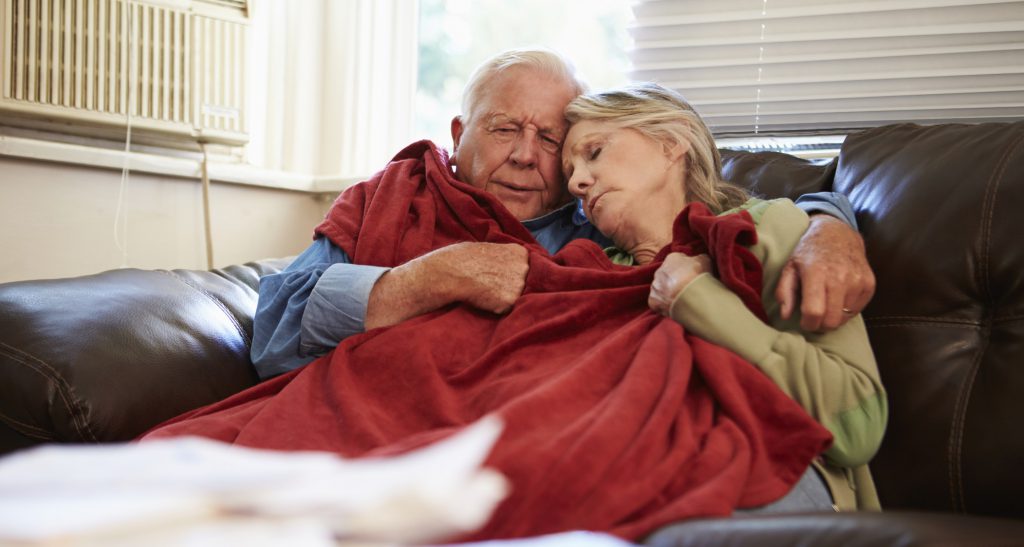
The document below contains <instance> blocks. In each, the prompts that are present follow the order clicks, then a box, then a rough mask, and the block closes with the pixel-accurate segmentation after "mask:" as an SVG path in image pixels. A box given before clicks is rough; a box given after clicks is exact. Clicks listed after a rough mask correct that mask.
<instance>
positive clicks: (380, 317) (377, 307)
mask: <svg viewBox="0 0 1024 547" xmlns="http://www.w3.org/2000/svg"><path fill="white" fill-rule="evenodd" d="M529 269H530V265H529V253H528V252H527V250H526V248H525V247H523V246H521V245H516V244H498V243H456V244H454V245H449V246H447V247H442V248H440V249H437V250H435V251H432V252H430V253H427V254H425V255H423V256H421V257H419V258H416V259H413V260H410V261H409V262H406V263H405V264H402V265H401V266H397V267H395V268H392V269H391V270H390V271H388V272H387V273H385V274H384V275H382V276H381V277H380V279H378V280H377V283H376V284H375V285H374V286H373V290H372V291H371V292H370V300H369V302H368V303H367V306H366V322H365V327H366V329H367V330H369V329H373V328H377V327H384V326H388V325H394V324H397V323H400V322H402V321H405V320H406V319H409V318H411V317H415V316H417V315H421V314H424V313H427V312H430V311H433V310H436V309H437V308H440V307H442V306H445V305H448V304H451V303H452V302H465V303H467V304H470V305H472V306H475V307H477V308H480V309H482V310H486V311H489V312H493V313H507V312H508V311H509V310H510V309H511V308H512V304H513V303H514V302H515V301H516V299H517V298H519V296H520V295H521V294H522V293H523V288H524V287H525V286H526V274H527V272H528V271H529Z"/></svg>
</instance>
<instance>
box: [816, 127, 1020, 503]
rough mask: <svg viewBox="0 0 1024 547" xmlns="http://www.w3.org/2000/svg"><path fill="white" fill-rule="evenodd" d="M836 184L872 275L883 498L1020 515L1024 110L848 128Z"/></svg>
mask: <svg viewBox="0 0 1024 547" xmlns="http://www.w3.org/2000/svg"><path fill="white" fill-rule="evenodd" d="M835 189H836V190H837V191H840V192H843V193H844V194H847V195H848V196H849V198H850V201H851V202H852V203H853V206H854V209H855V210H856V211H857V219H858V222H859V223H860V229H861V232H862V233H863V235H864V238H865V241H866V244H867V248H868V259H869V260H870V262H871V265H872V267H873V268H874V270H875V273H876V276H877V278H878V290H877V292H876V294H875V297H874V299H873V300H872V302H871V304H870V305H869V307H868V309H867V310H866V311H865V317H866V319H867V324H868V330H869V334H870V336H871V343H872V347H873V348H874V350H875V355H876V356H877V358H878V361H879V366H880V367H881V373H882V380H883V382H884V383H885V385H886V387H887V389H888V391H889V402H890V415H891V419H890V427H889V429H888V431H887V433H886V437H885V442H884V444H883V446H882V448H881V450H880V452H879V453H878V456H877V457H876V459H875V461H874V462H873V463H872V465H871V468H872V470H873V472H874V475H875V478H876V481H877V483H878V487H879V494H880V496H881V498H882V502H883V505H886V506H887V507H890V508H896V507H917V508H934V509H953V510H962V511H967V512H972V513H986V514H1002V515H1015V516H1018V517H1024V496H1021V492H1024V472H1022V469H1021V466H1020V463H1021V461H1024V460H1022V459H1021V454H1024V435H1022V434H1021V428H1020V424H1019V420H1020V418H1021V417H1024V362H1022V357H1024V244H1022V242H1021V235H1022V234H1024V216H1022V207H1024V122H1020V123H1015V124H981V125H943V126H936V127H920V126H916V125H910V124H905V125H897V126H888V127H882V128H878V129H875V130H871V131H866V132H863V133H860V134H857V135H852V136H850V137H849V138H848V139H847V140H846V142H845V143H844V145H843V148H842V153H841V154H840V157H839V160H838V162H837V166H836V173H835Z"/></svg>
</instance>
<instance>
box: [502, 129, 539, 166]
mask: <svg viewBox="0 0 1024 547" xmlns="http://www.w3.org/2000/svg"><path fill="white" fill-rule="evenodd" d="M539 154H540V143H539V142H537V131H536V130H533V129H530V128H527V129H524V130H522V131H520V132H519V135H518V138H516V142H515V144H514V145H513V148H512V154H511V155H510V156H509V159H511V160H512V163H514V164H516V165H518V166H519V167H523V168H527V169H532V168H534V167H536V166H537V157H538V155H539Z"/></svg>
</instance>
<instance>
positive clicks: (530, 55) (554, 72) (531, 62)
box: [462, 47, 587, 117]
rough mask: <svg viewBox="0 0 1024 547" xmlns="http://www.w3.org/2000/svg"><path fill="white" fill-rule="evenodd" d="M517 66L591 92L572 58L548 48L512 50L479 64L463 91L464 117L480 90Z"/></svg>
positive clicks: (577, 90) (470, 110)
mask: <svg viewBox="0 0 1024 547" xmlns="http://www.w3.org/2000/svg"><path fill="white" fill-rule="evenodd" d="M514 67H528V68H532V69H538V70H540V71H541V72H542V73H544V74H548V75H550V76H552V77H555V78H559V79H562V80H564V81H565V82H566V83H568V84H570V85H571V86H572V87H573V88H574V89H575V91H576V94H577V95H580V94H583V93H586V92H587V84H586V83H585V82H584V81H583V80H582V79H580V77H579V76H578V75H577V74H576V67H575V66H574V65H573V64H572V61H570V60H569V59H567V58H566V57H565V56H563V55H562V54H560V53H558V52H556V51H554V50H551V49H547V48H542V47H536V48H526V49H510V50H507V51H503V52H501V53H499V54H497V55H495V56H494V57H491V58H490V59H488V60H487V61H484V63H483V64H481V65H480V66H478V67H477V68H476V70H474V71H473V74H472V75H471V76H470V77H469V81H468V82H467V83H466V88H465V90H463V92H462V116H463V117H468V116H470V115H471V114H472V112H473V106H474V105H476V103H477V101H478V100H479V99H480V93H481V92H482V90H483V89H484V88H485V87H486V86H487V84H488V82H490V81H491V80H492V79H493V78H494V77H495V76H497V75H498V74H501V73H502V72H504V71H506V70H508V69H510V68H514Z"/></svg>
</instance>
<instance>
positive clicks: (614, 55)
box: [415, 0, 633, 147]
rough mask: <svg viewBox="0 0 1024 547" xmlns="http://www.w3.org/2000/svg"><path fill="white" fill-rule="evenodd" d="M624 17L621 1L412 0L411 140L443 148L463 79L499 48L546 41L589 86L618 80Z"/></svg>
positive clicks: (623, 72)
mask: <svg viewBox="0 0 1024 547" xmlns="http://www.w3.org/2000/svg"><path fill="white" fill-rule="evenodd" d="M632 17H633V15H632V11H631V10H630V6H629V2H624V1H623V0H565V1H561V2H551V1H550V0H518V1H516V2H509V1H507V0H420V20H419V70H418V76H419V77H418V84H417V92H416V114H415V116H416V120H415V138H429V139H431V140H433V141H434V142H436V143H437V144H438V145H440V146H444V147H449V146H450V145H451V133H450V130H449V125H450V122H451V119H452V117H453V116H456V115H458V114H459V103H460V101H461V99H462V88H463V86H464V85H465V83H466V78H467V77H468V76H469V74H470V72H472V70H473V69H474V68H475V67H476V66H477V65H478V64H480V63H481V62H483V61H484V60H486V59H487V58H489V57H491V56H492V55H494V54H496V53H498V52H500V51H503V50H506V49H511V48H517V47H530V46H545V47H549V48H551V49H554V50H556V51H559V52H561V53H562V54H564V55H566V56H567V57H569V58H570V59H571V60H572V61H573V62H574V63H575V64H576V68H577V70H578V71H579V72H580V74H581V75H582V76H583V78H584V80H586V81H587V82H588V83H589V84H590V86H591V88H593V89H603V88H608V87H614V86H619V85H623V84H625V83H626V82H627V77H628V71H629V59H628V51H629V33H628V29H627V27H628V25H629V23H630V21H631V20H632Z"/></svg>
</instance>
